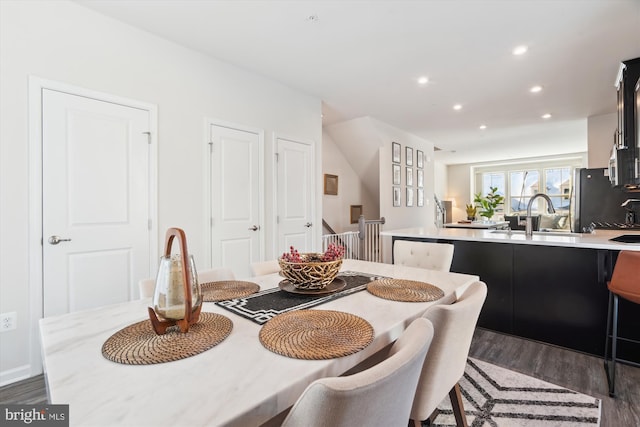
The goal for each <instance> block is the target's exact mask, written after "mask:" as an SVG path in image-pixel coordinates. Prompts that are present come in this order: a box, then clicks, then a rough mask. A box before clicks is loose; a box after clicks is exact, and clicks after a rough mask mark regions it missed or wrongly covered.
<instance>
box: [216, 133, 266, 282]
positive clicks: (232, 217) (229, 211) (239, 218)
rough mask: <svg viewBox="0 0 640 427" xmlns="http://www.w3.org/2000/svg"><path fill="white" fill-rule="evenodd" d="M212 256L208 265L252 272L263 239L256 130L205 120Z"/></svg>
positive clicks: (244, 273)
mask: <svg viewBox="0 0 640 427" xmlns="http://www.w3.org/2000/svg"><path fill="white" fill-rule="evenodd" d="M210 132H211V135H210V137H211V139H210V141H211V142H210V147H211V150H210V153H211V156H210V166H209V170H210V171H211V173H210V179H211V182H210V188H211V206H210V212H211V257H212V260H211V261H212V262H211V264H212V266H213V267H226V268H230V269H232V270H233V272H234V274H235V276H236V277H238V278H243V277H244V278H246V277H250V276H251V269H250V266H251V263H252V262H256V261H260V256H261V244H262V243H261V242H262V234H263V230H262V223H261V218H262V209H261V200H262V195H261V193H262V192H261V186H260V185H261V184H260V182H261V180H260V177H261V167H260V165H261V163H262V161H261V158H260V152H261V150H260V141H261V136H260V134H259V133H258V132H253V131H249V130H244V129H237V128H233V127H227V126H220V125H215V124H211V125H210Z"/></svg>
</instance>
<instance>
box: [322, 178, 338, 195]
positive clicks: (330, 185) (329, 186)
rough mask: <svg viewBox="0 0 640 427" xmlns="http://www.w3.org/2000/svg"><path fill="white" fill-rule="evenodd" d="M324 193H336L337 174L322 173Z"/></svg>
mask: <svg viewBox="0 0 640 427" xmlns="http://www.w3.org/2000/svg"><path fill="white" fill-rule="evenodd" d="M324 194H328V195H330V196H337V195H338V175H330V174H328V173H325V174H324Z"/></svg>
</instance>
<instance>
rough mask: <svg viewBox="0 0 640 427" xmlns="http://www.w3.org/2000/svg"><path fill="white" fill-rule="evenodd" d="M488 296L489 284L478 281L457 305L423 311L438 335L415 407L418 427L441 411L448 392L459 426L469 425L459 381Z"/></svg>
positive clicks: (467, 290)
mask: <svg viewBox="0 0 640 427" xmlns="http://www.w3.org/2000/svg"><path fill="white" fill-rule="evenodd" d="M486 297H487V285H486V284H485V283H484V282H479V281H478V282H474V283H472V284H471V285H469V286H468V287H467V288H466V289H465V290H464V292H462V293H461V294H460V296H459V297H458V299H457V300H456V301H455V302H454V303H453V304H449V305H445V304H440V305H435V306H432V307H430V308H429V309H427V311H425V313H424V314H423V317H424V318H427V319H429V320H430V321H431V323H432V324H433V328H434V335H433V342H432V343H431V346H430V347H429V352H428V353H427V357H426V358H425V362H424V366H423V367H422V372H421V374H420V381H419V382H418V388H417V390H416V396H415V399H414V401H413V408H412V409H411V420H412V423H413V425H414V426H415V427H419V426H421V425H422V421H424V420H427V419H430V420H433V418H434V417H435V415H436V414H437V413H436V414H434V411H435V410H436V408H437V407H438V405H439V404H440V403H441V402H442V400H443V399H445V398H446V396H447V394H449V398H450V399H451V405H452V407H453V414H454V416H455V419H456V425H457V426H458V427H461V426H465V427H466V426H467V418H466V416H465V413H464V406H463V403H462V396H461V394H460V386H459V385H458V381H459V380H460V378H462V376H463V375H464V369H465V367H466V364H467V357H468V356H469V348H470V347H471V338H473V331H474V330H475V328H476V323H477V322H478V316H479V315H480V310H481V309H482V305H483V304H484V301H485V299H486ZM432 415H434V416H433V417H432Z"/></svg>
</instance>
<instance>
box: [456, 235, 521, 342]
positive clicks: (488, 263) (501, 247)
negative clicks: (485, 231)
mask: <svg viewBox="0 0 640 427" xmlns="http://www.w3.org/2000/svg"><path fill="white" fill-rule="evenodd" d="M450 243H453V244H454V247H455V249H454V255H453V262H452V263H451V271H454V272H456V273H466V274H475V275H477V276H480V280H482V281H483V282H485V283H486V284H487V299H486V300H485V303H484V307H483V309H482V312H481V313H480V318H479V319H478V326H481V327H483V328H487V329H492V330H494V331H499V332H505V333H508V334H512V333H513V292H512V286H511V280H512V274H513V271H512V268H511V263H512V259H513V250H512V247H511V246H512V245H508V244H503V243H480V242H466V241H455V242H450Z"/></svg>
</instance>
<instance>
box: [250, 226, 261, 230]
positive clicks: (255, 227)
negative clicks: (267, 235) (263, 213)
mask: <svg viewBox="0 0 640 427" xmlns="http://www.w3.org/2000/svg"><path fill="white" fill-rule="evenodd" d="M249 230H251V231H258V230H260V226H259V225H254V226H253V227H249Z"/></svg>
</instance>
